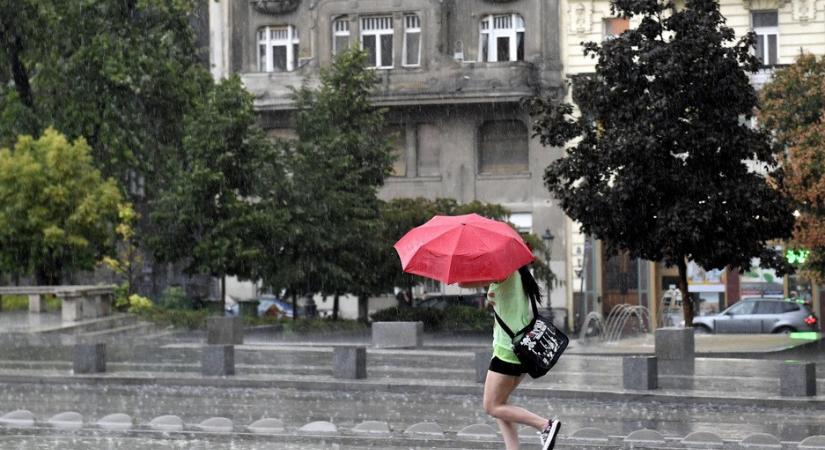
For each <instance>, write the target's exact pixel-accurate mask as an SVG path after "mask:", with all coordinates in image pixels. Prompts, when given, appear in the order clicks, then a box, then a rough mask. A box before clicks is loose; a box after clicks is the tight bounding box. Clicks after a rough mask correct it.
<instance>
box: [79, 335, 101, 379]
mask: <svg viewBox="0 0 825 450" xmlns="http://www.w3.org/2000/svg"><path fill="white" fill-rule="evenodd" d="M72 369H74V373H76V374H82V373H101V372H105V371H106V344H103V343H95V344H75V346H74V348H72Z"/></svg>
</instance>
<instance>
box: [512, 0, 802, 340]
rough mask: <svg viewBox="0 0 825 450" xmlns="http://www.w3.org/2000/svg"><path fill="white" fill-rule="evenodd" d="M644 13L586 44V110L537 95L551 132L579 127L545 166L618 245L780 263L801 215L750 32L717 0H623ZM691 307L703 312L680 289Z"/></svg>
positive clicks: (626, 7)
mask: <svg viewBox="0 0 825 450" xmlns="http://www.w3.org/2000/svg"><path fill="white" fill-rule="evenodd" d="M612 8H614V12H615V13H616V14H617V15H619V16H624V17H636V16H638V17H639V19H640V24H639V26H638V28H636V29H631V30H628V31H626V32H624V33H623V34H622V35H621V36H619V37H618V38H616V39H612V40H609V41H606V42H604V43H601V44H598V43H594V42H590V43H586V44H584V48H585V54H587V55H590V56H591V57H595V58H598V63H597V65H596V72H595V74H594V75H593V76H584V77H579V78H577V79H575V80H574V82H573V89H574V100H575V101H576V103H577V104H578V106H579V107H580V109H581V111H582V114H581V116H580V117H578V118H574V117H571V115H570V113H571V112H572V106H571V105H561V106H559V105H558V104H557V102H556V101H554V100H553V99H536V100H533V101H530V102H528V105H529V106H530V107H531V108H532V111H533V114H534V116H535V118H536V122H535V127H534V131H535V134H536V135H538V136H539V137H540V139H541V141H542V142H543V143H544V144H545V145H553V146H561V145H564V144H566V143H567V142H568V141H569V140H571V138H573V137H580V140H578V141H577V142H576V143H574V144H573V145H572V146H571V147H570V148H568V149H567V154H566V155H564V156H563V157H561V158H559V159H558V160H556V161H555V162H553V163H552V164H551V165H550V166H549V167H548V168H547V170H546V172H545V183H546V185H547V187H548V189H549V190H550V191H551V192H552V193H553V194H554V195H555V196H556V197H557V198H558V199H559V201H560V204H561V207H562V208H563V209H564V211H565V212H566V213H567V214H568V215H569V216H570V217H571V218H572V219H574V220H576V221H579V222H580V223H581V224H582V228H583V230H584V232H586V233H588V234H590V235H593V236H595V237H597V238H599V239H601V240H602V241H603V242H604V243H605V245H606V247H607V249H608V251H610V252H617V251H626V252H628V253H629V254H630V256H632V257H641V258H645V259H648V260H654V261H659V260H664V261H665V262H666V263H667V264H675V265H677V266H678V268H679V273H680V280H681V281H680V283H679V285H680V289H681V290H682V294H683V296H684V297H685V298H687V277H686V262H687V261H688V260H693V261H696V262H697V263H698V264H699V265H701V266H703V267H707V268H714V267H716V268H720V267H726V266H730V267H739V268H747V267H749V266H750V265H751V260H752V258H754V257H760V258H762V263H763V264H775V265H778V264H781V256H780V255H778V254H777V252H776V251H774V249H773V247H772V246H771V245H770V242H772V241H773V240H777V239H786V238H788V237H789V236H790V230H791V227H792V224H793V216H792V215H791V211H792V210H791V208H790V205H789V202H788V201H787V199H785V198H784V197H783V196H782V194H781V193H780V192H779V191H778V190H777V189H776V188H775V184H776V183H780V182H781V181H782V176H781V168H780V167H779V166H778V165H777V161H776V160H775V158H774V154H773V152H772V149H771V146H770V141H769V139H768V136H766V134H765V133H764V132H762V131H759V130H755V129H752V128H750V127H749V126H748V125H747V124H746V123H745V122H744V121H743V120H742V118H743V117H744V118H749V117H751V115H752V113H753V111H754V108H755V107H756V105H757V96H756V93H755V91H754V89H753V88H752V87H751V85H750V83H749V79H748V75H747V72H749V71H754V70H756V69H757V68H758V61H757V60H756V58H755V57H754V56H753V55H752V54H751V53H750V49H751V47H752V46H753V44H754V37H753V35H752V34H749V35H746V36H744V37H742V38H740V39H736V37H735V35H734V32H733V30H732V29H731V28H730V27H728V26H727V25H726V24H725V19H724V18H723V17H722V15H721V14H720V12H719V5H718V2H717V1H715V0H687V1H686V2H685V5H684V7H683V8H680V9H676V8H675V5H674V2H672V1H666V0H645V1H637V0H616V1H614V2H613V3H612ZM684 305H685V320H686V323H687V324H690V323H691V321H692V317H693V308H692V306H693V305H692V303H691V302H684Z"/></svg>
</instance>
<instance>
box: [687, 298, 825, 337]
mask: <svg viewBox="0 0 825 450" xmlns="http://www.w3.org/2000/svg"><path fill="white" fill-rule="evenodd" d="M693 327H694V328H695V329H696V331H697V332H705V333H791V332H794V331H815V330H817V329H818V328H819V320H818V319H817V317H816V315H815V314H814V312H813V311H812V310H811V307H810V305H808V304H805V303H798V302H795V301H788V300H782V299H776V298H768V297H759V298H747V299H743V300H740V301H739V302H737V303H736V304H734V305H733V306H731V307H730V308H728V309H726V310H724V311H722V312H721V313H719V314H716V315H709V316H701V317H694V318H693Z"/></svg>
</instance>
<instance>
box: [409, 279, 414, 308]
mask: <svg viewBox="0 0 825 450" xmlns="http://www.w3.org/2000/svg"><path fill="white" fill-rule="evenodd" d="M407 301H408V302H409V303H408V304H407V306H409V307H413V306H415V299H414V298H413V290H412V284H408V285H407Z"/></svg>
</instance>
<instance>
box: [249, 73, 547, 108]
mask: <svg viewBox="0 0 825 450" xmlns="http://www.w3.org/2000/svg"><path fill="white" fill-rule="evenodd" d="M316 70H317V69H316V68H314V67H309V66H307V67H303V68H301V69H300V70H297V71H294V72H280V73H244V74H241V78H242V79H243V81H244V84H245V85H246V87H247V89H249V91H250V92H252V94H253V95H254V96H255V98H256V101H255V106H256V107H257V108H260V109H290V108H291V105H292V100H291V94H292V92H293V89H297V88H300V87H301V83H302V82H303V80H304V78H305V77H307V76H310V78H311V79H312V80H313V81H314V82H317V73H316ZM377 75H378V86H376V95H375V102H376V104H379V105H385V106H394V105H421V104H442V103H447V102H449V103H487V102H512V101H518V100H519V99H521V98H523V97H525V96H529V95H533V94H535V93H536V92H538V89H539V88H540V86H539V77H538V70H537V68H536V66H535V65H533V64H531V63H528V62H523V61H517V62H508V63H448V64H444V65H443V66H440V67H436V68H433V69H422V68H416V69H391V70H378V72H377Z"/></svg>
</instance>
